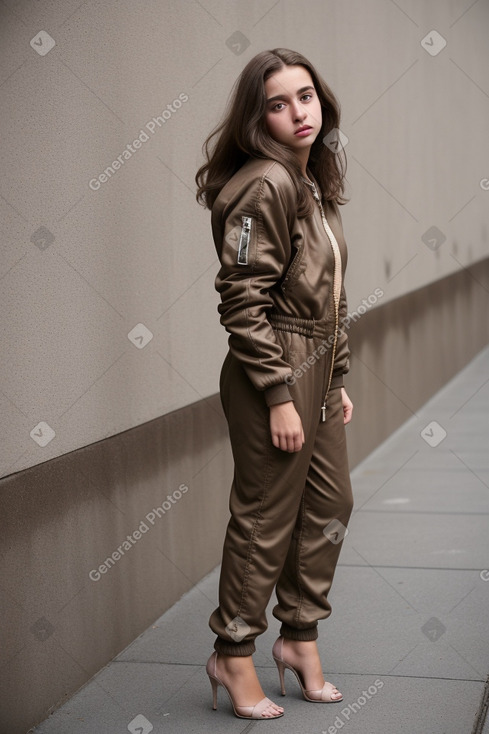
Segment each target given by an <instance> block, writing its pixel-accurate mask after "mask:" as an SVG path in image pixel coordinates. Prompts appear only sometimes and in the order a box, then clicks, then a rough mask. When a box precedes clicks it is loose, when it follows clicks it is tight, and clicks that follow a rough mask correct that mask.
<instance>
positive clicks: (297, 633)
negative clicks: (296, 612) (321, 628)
mask: <svg viewBox="0 0 489 734" xmlns="http://www.w3.org/2000/svg"><path fill="white" fill-rule="evenodd" d="M280 634H281V635H282V637H285V638H286V639H288V640H298V641H299V642H308V641H309V640H317V638H318V626H317V624H315V625H314V627H308V628H307V629H303V630H300V629H297V627H289V625H288V624H285V623H284V622H282V626H281V627H280Z"/></svg>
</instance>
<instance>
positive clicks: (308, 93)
mask: <svg viewBox="0 0 489 734" xmlns="http://www.w3.org/2000/svg"><path fill="white" fill-rule="evenodd" d="M306 97H307V99H306ZM301 99H305V100H306V102H308V101H309V100H310V99H312V94H311V92H307V93H306V94H303V95H302V97H301Z"/></svg>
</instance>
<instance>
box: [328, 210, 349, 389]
mask: <svg viewBox="0 0 489 734" xmlns="http://www.w3.org/2000/svg"><path fill="white" fill-rule="evenodd" d="M333 207H334V210H335V212H336V216H337V218H338V221H339V224H340V226H341V229H342V230H343V221H342V218H341V212H340V208H339V206H338V204H337V203H336V202H334V203H333ZM347 259H348V252H347V251H346V252H345V255H344V262H343V273H342V276H343V277H342V282H341V291H340V303H339V313H338V328H339V333H338V342H337V344H336V355H335V360H334V367H333V377H332V379H331V387H332V388H333V387H343V375H345V374H346V373H347V372H348V371H349V369H350V349H349V346H348V324H349V319H348V318H347V317H348V304H347V298H346V291H345V282H344V277H345V269H346V262H347ZM345 319H346V323H345Z"/></svg>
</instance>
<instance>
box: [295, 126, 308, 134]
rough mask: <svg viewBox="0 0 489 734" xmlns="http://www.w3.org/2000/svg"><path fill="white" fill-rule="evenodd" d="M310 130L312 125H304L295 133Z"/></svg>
mask: <svg viewBox="0 0 489 734" xmlns="http://www.w3.org/2000/svg"><path fill="white" fill-rule="evenodd" d="M309 130H312V127H311V126H310V125H302V127H299V128H298V129H297V130H296V131H295V133H294V135H299V134H300V133H305V132H308V131H309Z"/></svg>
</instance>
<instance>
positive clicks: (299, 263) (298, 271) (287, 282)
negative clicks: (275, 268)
mask: <svg viewBox="0 0 489 734" xmlns="http://www.w3.org/2000/svg"><path fill="white" fill-rule="evenodd" d="M303 255H304V246H303V245H301V246H300V247H298V248H297V252H296V253H295V255H294V256H293V258H292V260H291V262H290V264H289V267H288V268H287V272H286V273H285V276H284V279H283V280H282V282H281V284H280V287H281V288H282V291H283V293H285V292H286V291H288V290H290V288H291V287H292V286H293V285H294V284H295V283H296V282H297V280H298V279H299V278H300V276H301V275H302V273H303V272H304V270H305V269H306V266H305V263H303Z"/></svg>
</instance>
